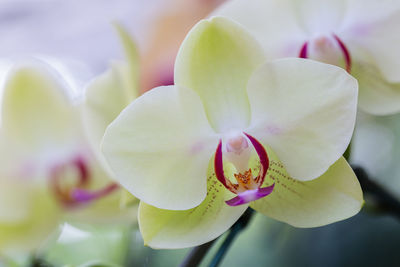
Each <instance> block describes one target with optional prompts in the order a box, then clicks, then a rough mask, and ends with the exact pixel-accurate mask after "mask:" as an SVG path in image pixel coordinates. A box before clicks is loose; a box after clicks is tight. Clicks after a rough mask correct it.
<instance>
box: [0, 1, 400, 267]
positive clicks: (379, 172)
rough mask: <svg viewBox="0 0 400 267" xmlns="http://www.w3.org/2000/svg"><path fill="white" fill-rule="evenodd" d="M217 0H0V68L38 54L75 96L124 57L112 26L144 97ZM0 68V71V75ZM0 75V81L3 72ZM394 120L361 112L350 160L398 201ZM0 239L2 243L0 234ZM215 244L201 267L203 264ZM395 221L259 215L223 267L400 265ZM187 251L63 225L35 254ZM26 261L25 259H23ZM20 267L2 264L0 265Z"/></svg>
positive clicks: (174, 259)
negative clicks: (129, 45)
mask: <svg viewBox="0 0 400 267" xmlns="http://www.w3.org/2000/svg"><path fill="white" fill-rule="evenodd" d="M221 2H223V1H218V0H146V1H144V0H115V1H110V0H68V1H65V0H0V58H1V60H0V62H1V63H0V68H1V66H5V65H7V64H8V63H7V62H10V61H12V60H14V59H15V58H23V57H29V56H32V55H34V56H40V57H43V58H46V59H47V60H49V61H51V62H52V64H53V65H54V66H56V67H57V68H59V69H60V70H62V71H64V72H65V73H67V74H68V75H70V76H71V77H72V78H71V79H72V80H73V81H72V83H73V84H74V86H75V87H76V88H77V90H80V88H84V85H85V84H86V83H88V82H89V81H90V80H91V79H92V78H93V77H94V76H95V75H98V74H100V73H102V72H103V71H105V70H106V68H107V67H108V66H109V62H110V61H111V60H113V59H118V58H122V57H123V51H122V49H121V47H120V44H119V41H118V39H117V37H116V34H115V31H114V29H113V27H112V25H111V22H113V21H118V22H120V23H121V24H122V25H124V26H125V27H126V29H127V30H128V31H129V32H130V33H131V35H132V36H133V38H134V39H135V40H136V42H137V43H138V46H139V50H140V53H141V76H142V84H141V90H142V92H144V91H146V90H148V89H150V88H152V87H154V86H157V85H161V84H169V83H171V82H172V80H173V77H172V73H173V72H172V70H173V61H174V57H175V55H176V52H177V49H178V47H179V45H180V42H181V41H182V40H183V38H184V36H185V34H186V33H187V31H188V30H189V29H190V28H191V26H193V25H194V24H195V23H196V21H198V20H199V19H201V18H202V17H205V16H207V14H208V13H210V12H211V11H212V10H213V8H215V7H217V6H218V5H219V4H220V3H221ZM0 72H1V71H0ZM0 79H1V76H0ZM399 139H400V116H387V117H380V118H377V117H372V116H367V115H365V114H360V116H359V119H358V125H357V129H356V133H355V139H354V140H355V141H354V144H353V148H352V149H353V151H352V157H351V162H352V163H354V164H358V165H361V166H363V167H364V168H365V169H366V170H367V171H368V172H369V173H370V175H371V176H372V177H373V178H374V179H375V180H376V181H377V182H378V183H380V184H382V185H383V186H385V187H386V188H387V189H388V190H389V191H390V192H392V193H393V194H394V195H395V196H396V197H400V167H399V166H400V164H399V159H400V142H399ZM0 238H1V237H0ZM222 240H223V237H222V238H221V239H220V240H218V241H217V243H216V244H215V245H214V247H213V248H212V250H211V251H210V253H209V254H208V255H207V257H206V258H205V259H204V261H203V263H202V265H203V266H207V264H208V263H209V262H210V260H211V258H212V256H213V255H214V254H215V251H216V249H217V247H218V244H220V243H221V241H222ZM399 245H400V222H399V221H398V219H396V218H394V217H393V216H391V215H390V214H386V213H382V212H379V211H377V210H374V209H372V208H370V207H368V206H367V207H365V208H364V209H363V211H362V212H361V213H360V214H358V215H357V216H355V217H353V218H351V219H348V220H346V221H343V222H339V223H336V224H333V225H329V226H325V227H320V228H316V229H296V228H293V227H291V226H288V225H286V224H283V223H279V222H276V221H273V220H271V219H269V218H266V217H264V216H262V215H260V214H257V215H255V216H254V218H253V220H252V221H251V223H250V225H249V226H248V227H247V228H246V229H245V230H244V231H243V232H242V233H241V234H240V235H239V236H238V238H237V240H235V242H234V243H233V246H232V247H231V249H230V250H229V252H228V253H227V254H226V256H225V259H224V261H223V263H222V266H316V267H317V266H327V267H329V266H400V253H399ZM188 251H189V250H188V249H184V250H153V249H150V248H148V247H144V246H143V241H142V239H141V237H140V233H139V232H138V226H137V224H132V225H127V226H121V225H109V226H102V227H94V226H87V225H86V226H81V225H73V226H72V225H65V226H64V229H63V233H62V234H61V236H60V237H59V238H58V240H57V242H56V243H55V244H52V245H51V246H50V247H47V248H44V249H43V251H42V253H41V255H40V257H41V260H42V261H43V262H47V263H48V264H49V266H84V264H88V263H96V262H102V264H103V265H104V264H105V263H108V264H109V266H176V265H178V264H179V263H180V262H181V261H182V259H183V258H184V257H185V255H186V254H187V252H188ZM28 260H29V259H28ZM14 264H16V265H15V266H18V265H19V264H22V265H24V264H27V259H26V258H22V257H21V258H17V259H6V258H4V259H1V258H0V266H13V265H14Z"/></svg>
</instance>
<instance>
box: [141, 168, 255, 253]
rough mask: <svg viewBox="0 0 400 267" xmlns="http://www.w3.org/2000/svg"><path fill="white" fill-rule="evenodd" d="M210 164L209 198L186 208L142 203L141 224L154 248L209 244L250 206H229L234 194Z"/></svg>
mask: <svg viewBox="0 0 400 267" xmlns="http://www.w3.org/2000/svg"><path fill="white" fill-rule="evenodd" d="M213 172H214V171H213V166H212V164H210V167H209V170H208V175H209V177H208V179H207V187H208V190H207V191H208V194H207V197H206V199H205V200H204V201H203V202H202V203H201V204H200V205H199V206H197V207H195V208H193V209H190V210H185V211H171V210H161V209H157V208H155V207H152V206H150V205H147V204H145V203H143V202H141V203H140V207H139V226H140V231H141V233H142V235H143V239H144V242H145V244H146V245H148V246H150V247H152V248H169V249H175V248H185V247H192V246H197V245H200V244H203V243H206V242H208V241H210V240H213V239H214V238H216V237H218V236H219V235H221V234H223V233H224V232H225V231H226V230H228V229H229V227H230V226H231V225H232V224H233V223H234V222H235V221H236V220H237V219H238V218H239V217H240V216H241V215H242V214H243V212H244V211H245V210H246V209H247V207H248V205H241V206H237V207H230V206H228V205H227V204H226V203H225V200H227V199H229V198H232V196H234V194H232V193H231V192H229V191H228V190H227V189H225V187H223V185H222V184H221V183H220V182H219V181H218V180H217V178H216V177H215V174H214V173H213Z"/></svg>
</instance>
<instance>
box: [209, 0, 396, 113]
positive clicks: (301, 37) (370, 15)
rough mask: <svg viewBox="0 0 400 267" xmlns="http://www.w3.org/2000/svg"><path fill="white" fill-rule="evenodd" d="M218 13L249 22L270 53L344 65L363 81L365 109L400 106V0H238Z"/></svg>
mask: <svg viewBox="0 0 400 267" xmlns="http://www.w3.org/2000/svg"><path fill="white" fill-rule="evenodd" d="M215 14H218V15H223V16H227V17H229V18H231V19H234V20H235V21H237V22H239V23H241V24H242V25H244V26H245V27H246V28H247V29H248V30H249V31H250V32H251V33H252V34H253V36H254V37H256V38H257V39H258V40H259V42H260V43H261V44H262V46H263V48H264V51H265V53H266V54H267V55H268V56H271V57H273V58H282V57H302V58H310V59H314V60H318V61H322V62H325V63H330V64H334V65H338V66H342V67H343V68H345V69H346V70H347V71H348V72H350V73H351V74H352V75H353V76H354V77H355V78H357V80H358V82H359V86H360V94H359V107H360V108H361V109H362V110H363V111H365V112H367V113H371V114H374V115H388V114H393V113H397V112H400V52H399V49H398V47H399V46H400V35H399V34H398V29H399V27H400V2H399V1H393V0H387V1H374V0H322V1H321V0H301V1H298V0H232V1H229V2H227V3H226V4H224V5H222V6H221V7H220V8H219V9H218V10H216V11H215Z"/></svg>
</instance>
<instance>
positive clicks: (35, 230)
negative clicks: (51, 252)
mask: <svg viewBox="0 0 400 267" xmlns="http://www.w3.org/2000/svg"><path fill="white" fill-rule="evenodd" d="M30 190H31V193H32V194H31V195H30V198H29V199H28V198H24V202H25V203H24V204H25V205H26V206H28V207H29V211H28V213H27V214H26V216H25V217H24V218H20V220H14V221H7V220H5V221H4V220H1V219H0V236H1V238H0V251H1V252H10V253H12V252H14V253H15V252H18V253H21V252H29V251H33V250H36V249H38V248H39V247H40V246H41V245H43V243H44V242H45V241H46V240H47V239H48V238H49V236H50V235H51V234H53V233H55V232H56V230H57V227H58V225H59V223H60V221H59V220H60V216H61V215H60V209H59V207H58V206H57V205H56V202H55V201H54V199H52V198H51V195H50V193H49V192H48V191H47V190H46V189H43V190H42V189H38V188H36V189H35V188H33V187H30ZM14 193H15V194H19V193H23V192H22V191H17V192H14Z"/></svg>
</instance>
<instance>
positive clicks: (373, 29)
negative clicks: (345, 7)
mask: <svg viewBox="0 0 400 267" xmlns="http://www.w3.org/2000/svg"><path fill="white" fill-rule="evenodd" d="M376 5H377V6H378V5H380V4H379V3H377V4H376ZM376 8H377V12H379V7H376ZM391 8H392V9H393V10H395V11H393V10H390V9H387V13H385V12H382V14H380V15H381V17H380V18H379V19H377V20H376V21H373V22H369V23H367V22H364V21H362V22H359V23H356V24H355V25H352V26H351V27H350V28H349V29H348V30H346V31H345V32H344V33H343V41H344V42H345V43H348V44H349V47H350V51H351V52H352V51H354V52H355V53H356V54H357V53H358V51H357V50H358V49H360V48H361V49H365V50H366V51H367V53H368V54H369V56H370V57H371V59H372V60H373V61H372V63H374V64H376V65H377V66H378V68H379V70H380V72H382V74H383V76H384V78H385V79H387V80H388V82H393V83H395V82H397V83H399V82H400V49H399V46H400V35H399V34H398V29H399V27H400V3H399V2H398V1H397V3H394V4H393V6H392V7H391ZM357 12H360V11H357ZM358 60H366V58H359V59H358ZM368 60H369V59H368Z"/></svg>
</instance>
